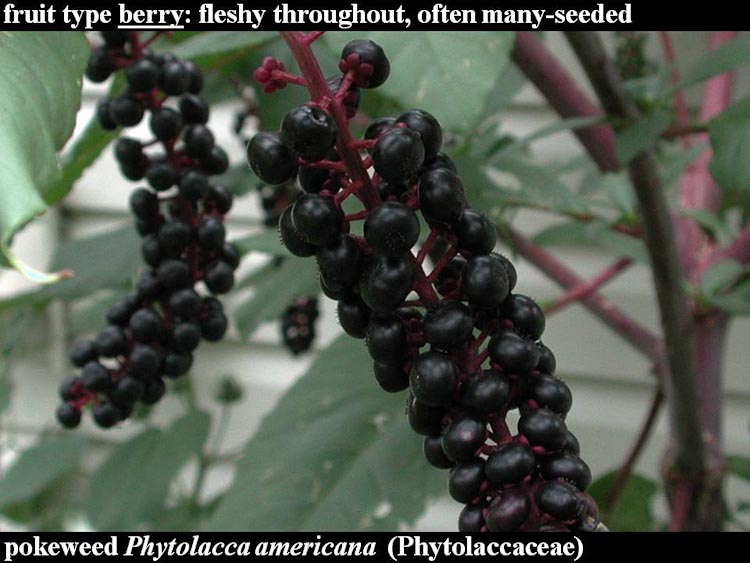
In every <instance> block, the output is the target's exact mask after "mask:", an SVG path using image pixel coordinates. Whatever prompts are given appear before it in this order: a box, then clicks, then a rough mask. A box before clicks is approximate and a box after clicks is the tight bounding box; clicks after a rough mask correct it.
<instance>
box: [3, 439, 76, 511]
mask: <svg viewBox="0 0 750 563" xmlns="http://www.w3.org/2000/svg"><path fill="white" fill-rule="evenodd" d="M85 448H86V441H85V440H84V439H83V438H81V437H80V436H62V437H54V438H47V439H43V440H42V441H40V442H39V443H38V444H36V445H34V446H32V447H30V448H29V449H28V450H26V451H24V452H23V453H22V454H21V455H20V457H19V458H18V459H17V460H16V462H15V463H14V464H13V465H12V466H11V467H10V469H8V471H7V472H6V473H5V475H4V476H3V478H2V480H0V506H5V505H9V504H14V503H17V502H20V501H23V500H27V499H30V498H32V497H34V496H35V495H37V494H38V493H39V492H40V491H42V489H44V488H45V487H46V486H47V485H49V484H50V483H51V482H52V481H53V480H54V479H55V478H57V477H59V476H60V475H62V474H63V473H66V472H68V471H70V470H72V469H73V468H75V467H77V466H78V464H79V463H80V461H81V455H82V454H83V452H84V450H85Z"/></svg>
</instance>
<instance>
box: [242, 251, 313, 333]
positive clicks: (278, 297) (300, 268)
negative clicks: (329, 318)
mask: <svg viewBox="0 0 750 563" xmlns="http://www.w3.org/2000/svg"><path fill="white" fill-rule="evenodd" d="M317 272H318V270H317V265H316V263H315V260H309V259H300V258H295V257H289V258H287V259H285V260H284V263H283V264H281V265H280V266H279V267H278V268H276V269H275V270H272V271H269V272H268V275H266V276H264V277H262V278H261V279H259V280H258V283H257V284H256V285H255V291H254V292H253V295H252V296H251V297H250V298H249V299H248V300H247V301H245V302H244V303H242V304H241V305H240V306H239V307H237V312H236V313H235V321H236V323H237V328H238V329H239V331H240V334H241V335H242V336H243V337H244V338H248V337H249V336H250V335H251V334H252V333H253V332H254V331H255V329H256V328H258V326H260V324H261V323H264V322H266V321H270V320H275V319H277V318H279V316H280V315H281V313H282V312H283V311H284V309H285V308H286V307H287V305H288V304H289V301H290V299H291V298H292V297H297V296H314V295H317V294H318V293H319V292H320V288H319V286H318V275H317Z"/></svg>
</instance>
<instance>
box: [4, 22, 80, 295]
mask: <svg viewBox="0 0 750 563" xmlns="http://www.w3.org/2000/svg"><path fill="white" fill-rule="evenodd" d="M88 53H89V47H88V43H87V42H86V38H85V37H84V35H83V33H78V32H54V33H52V32H50V33H19V32H3V33H0V115H2V116H3V118H2V120H0V147H2V151H0V170H2V174H0V251H2V254H3V257H4V259H5V260H7V262H8V263H10V264H11V265H13V266H14V267H15V268H16V269H18V270H19V271H21V272H22V273H24V274H25V275H27V276H28V277H30V278H32V279H34V280H37V281H43V282H51V281H56V280H57V279H58V278H57V276H50V275H47V274H42V273H41V272H36V271H35V270H33V269H31V268H30V267H28V266H26V265H25V264H23V263H22V262H21V261H20V260H18V259H17V258H16V257H15V256H14V255H13V254H12V253H11V252H10V244H11V241H12V239H13V236H14V234H15V233H16V232H18V231H19V230H20V229H21V228H23V226H24V225H26V224H27V223H28V222H29V221H31V220H32V219H33V218H34V217H36V216H39V215H41V214H42V213H44V212H45V211H46V209H47V206H48V205H51V204H53V203H55V202H56V201H57V199H59V197H61V195H60V194H59V193H58V192H57V191H56V190H55V186H56V184H55V182H56V180H57V178H58V173H59V168H58V161H57V151H58V150H60V149H61V148H62V147H63V145H64V144H65V142H66V141H67V140H68V138H69V137H70V135H71V134H72V133H73V127H74V125H75V118H76V112H77V111H78V107H79V105H80V101H81V77H82V75H83V71H84V69H85V68H86V63H87V60H88Z"/></svg>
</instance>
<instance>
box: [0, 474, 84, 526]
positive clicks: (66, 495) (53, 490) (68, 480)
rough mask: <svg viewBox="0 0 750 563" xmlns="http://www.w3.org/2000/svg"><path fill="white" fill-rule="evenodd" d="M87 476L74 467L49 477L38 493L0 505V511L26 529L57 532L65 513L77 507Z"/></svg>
mask: <svg viewBox="0 0 750 563" xmlns="http://www.w3.org/2000/svg"><path fill="white" fill-rule="evenodd" d="M86 483H87V479H86V476H85V474H84V473H83V471H82V470H81V469H74V470H72V471H68V472H66V473H63V474H62V475H59V476H57V477H55V478H54V479H52V480H51V481H50V482H49V483H48V484H47V485H46V486H45V487H44V488H43V489H42V490H41V491H40V492H39V493H37V494H35V495H34V496H33V497H31V498H28V499H26V500H23V501H20V502H17V503H15V504H11V505H7V506H3V507H1V508H0V514H2V515H3V516H5V517H6V518H9V519H10V520H13V521H14V522H17V523H19V524H23V527H24V529H25V530H28V531H32V530H33V531H43V530H51V531H59V530H61V529H62V528H63V524H64V521H65V519H66V517H67V516H69V515H73V514H76V512H77V511H78V510H79V508H80V503H81V499H82V498H83V494H84V492H85V487H86Z"/></svg>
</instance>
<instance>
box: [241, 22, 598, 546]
mask: <svg viewBox="0 0 750 563" xmlns="http://www.w3.org/2000/svg"><path fill="white" fill-rule="evenodd" d="M307 37H308V36H306V35H304V34H295V33H285V34H284V39H285V40H286V42H287V44H288V45H289V46H290V49H291V51H292V53H293V54H294V56H295V58H296V59H297V61H298V63H299V66H300V69H301V70H302V78H303V82H304V84H305V87H307V88H308V90H309V91H310V93H311V102H310V103H309V104H308V105H305V106H301V107H297V108H293V109H291V110H290V111H289V112H288V113H287V115H286V117H285V118H284V120H283V122H282V124H281V127H280V131H279V132H262V133H258V134H257V135H256V136H255V137H253V139H251V141H250V143H249V145H248V162H249V164H250V166H251V168H252V169H253V171H254V172H255V173H256V175H258V176H259V177H260V178H261V179H262V180H264V181H269V182H273V181H275V182H278V183H281V182H288V181H290V180H292V179H293V178H294V177H295V176H297V177H298V179H299V183H300V186H301V187H302V189H303V190H304V191H305V192H306V193H305V194H303V195H302V196H301V197H300V198H299V199H298V200H297V201H296V202H295V203H294V204H293V205H291V206H290V207H288V208H287V209H286V210H285V211H284V212H283V213H282V215H281V217H280V220H279V230H280V233H281V238H282V242H283V243H284V244H285V246H286V247H287V248H288V249H289V251H290V252H292V253H293V254H295V255H297V256H300V257H311V256H315V257H316V259H317V262H318V266H319V269H320V283H321V287H322V290H323V292H324V293H325V294H326V295H327V296H328V297H330V298H332V299H335V300H337V301H338V314H339V322H340V324H341V326H342V327H343V329H344V330H345V331H346V332H347V333H348V334H349V335H351V336H353V337H355V338H363V339H365V342H366V345H367V349H368V351H369V353H370V356H371V357H372V359H373V372H374V375H375V379H376V381H377V382H378V384H379V385H380V386H381V387H382V388H383V389H384V390H385V391H388V392H399V391H403V390H406V389H409V392H410V393H409V399H408V402H407V405H408V416H409V422H410V424H411V426H412V428H413V429H414V430H415V431H416V432H417V433H418V434H420V435H423V436H424V442H423V449H424V454H425V457H426V458H427V460H428V462H429V463H431V464H432V465H434V466H436V467H438V468H443V469H450V470H451V473H450V477H449V480H448V489H449V492H450V494H451V496H452V497H453V498H454V499H455V500H457V501H458V502H461V503H463V504H465V507H464V510H463V511H462V513H461V515H460V517H459V529H460V530H461V531H465V532H468V531H497V532H500V531H513V530H524V531H526V530H528V531H531V530H552V529H592V528H593V527H595V516H596V507H595V504H594V502H593V500H592V499H591V498H590V497H589V496H588V495H586V493H585V492H584V491H585V489H586V488H587V487H588V485H589V483H590V481H591V474H590V471H589V469H588V466H587V465H586V464H585V463H584V462H583V461H582V460H581V459H580V458H579V457H578V453H579V448H578V442H577V440H576V439H575V436H573V435H572V434H571V433H570V432H569V431H568V430H567V427H566V426H565V422H564V419H565V415H566V414H567V412H568V411H569V409H570V407H571V402H572V396H571V393H570V390H569V389H568V387H567V386H566V385H565V383H564V382H562V381H561V380H560V379H559V378H556V377H554V372H555V365H556V362H555V358H554V355H553V354H552V352H551V351H550V350H549V348H547V347H546V346H545V345H544V344H542V343H541V340H540V338H541V335H542V333H543V331H544V326H545V319H544V314H543V312H542V310H541V309H540V308H539V306H538V305H537V304H536V303H534V301H533V300H532V299H530V298H529V297H527V296H525V295H521V294H518V293H514V292H513V290H514V289H515V286H516V281H517V276H516V271H515V268H514V267H513V265H512V264H511V263H510V261H508V260H507V258H505V257H504V256H502V255H500V254H496V253H495V252H494V249H495V246H496V243H497V233H496V230H495V226H494V224H492V222H491V221H489V219H487V217H485V216H484V215H482V214H481V213H479V212H477V211H476V210H474V209H473V208H472V207H471V206H470V205H469V204H468V202H467V201H466V199H465V197H464V188H463V184H462V182H461V180H460V178H459V177H458V175H457V171H456V167H455V165H454V163H453V161H452V160H451V159H450V157H448V156H447V155H445V154H443V153H441V152H440V149H441V145H442V129H441V127H440V124H439V123H438V121H437V120H436V119H435V117H434V116H432V115H431V114H429V113H428V112H426V111H424V110H419V109H412V110H408V111H405V112H404V113H402V114H401V115H399V116H397V117H395V118H393V117H384V118H380V119H378V120H375V121H374V122H372V123H371V124H370V125H369V127H368V128H367V130H366V131H365V134H364V139H363V141H354V140H353V139H352V138H351V134H350V133H349V120H350V119H351V118H352V117H353V116H354V115H355V114H356V110H357V103H358V101H359V96H360V93H359V89H360V88H365V89H366V88H373V87H378V86H380V85H381V84H382V83H383V82H385V80H386V79H387V78H388V75H389V73H390V63H389V61H388V59H387V57H386V56H385V53H384V52H383V50H382V48H381V47H380V46H378V45H377V44H375V43H373V42H372V41H366V40H364V41H363V40H355V41H351V42H350V43H348V44H347V45H346V46H345V47H344V49H343V51H342V54H341V60H340V63H339V70H340V72H341V76H337V77H333V78H328V79H325V78H324V77H323V74H322V71H321V69H320V67H319V65H318V63H317V61H316V59H315V57H314V54H313V53H312V50H311V49H310V46H309V45H310V43H309V41H307V40H306V38H307ZM281 68H283V65H282V64H281V63H280V62H278V61H275V60H272V59H265V60H264V62H263V66H262V68H261V69H258V70H256V72H255V77H256V79H259V81H260V82H261V83H262V84H264V90H266V91H268V90H270V89H271V88H268V87H267V86H268V85H272V86H273V90H277V89H279V88H280V87H282V83H281V82H280V81H279V77H280V75H279V74H275V75H274V71H275V70H278V69H281ZM261 70H262V71H261ZM300 82H301V81H294V82H292V83H300ZM332 85H333V87H332ZM367 141H371V142H372V144H371V145H370V143H367ZM325 162H334V163H343V165H344V171H342V170H341V167H340V166H328V165H326V164H325ZM370 168H372V174H371V173H370V171H369V170H368V169H370ZM340 190H341V191H340ZM349 193H354V194H355V195H357V196H358V198H359V199H360V200H361V201H362V202H363V204H364V209H363V210H362V211H361V212H354V213H349V214H348V215H345V214H344V212H343V211H342V209H341V205H340V204H341V202H342V201H343V200H344V199H345V197H346V195H348V194H349ZM341 194H344V195H343V196H342V195H341ZM368 194H370V195H368ZM417 213H420V214H421V215H422V216H423V217H424V219H425V221H426V222H427V224H428V226H429V229H430V233H429V235H428V237H427V242H426V243H425V247H424V248H423V249H422V250H421V251H419V252H417V254H416V255H415V254H414V252H413V248H414V247H415V245H416V243H417V241H418V240H419V234H420V222H419V219H418V217H417ZM356 220H363V221H364V238H362V237H355V236H353V235H351V234H350V227H351V223H352V222H353V221H356ZM438 240H440V241H441V242H444V243H445V245H444V246H438V245H435V242H436V241H438ZM431 247H432V249H433V252H431V255H433V254H434V255H436V256H431V257H433V258H434V261H435V267H434V268H433V271H432V272H430V273H429V274H426V273H425V271H424V269H423V264H424V259H425V256H426V255H427V253H428V252H430V248H431ZM412 294H416V299H415V298H413V297H412V298H410V296H412ZM512 410H518V411H519V412H520V421H519V423H518V432H517V433H516V434H514V433H513V432H512V431H511V429H510V428H509V427H508V425H507V422H506V417H507V415H508V413H509V412H510V411H512ZM592 517H593V518H592Z"/></svg>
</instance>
